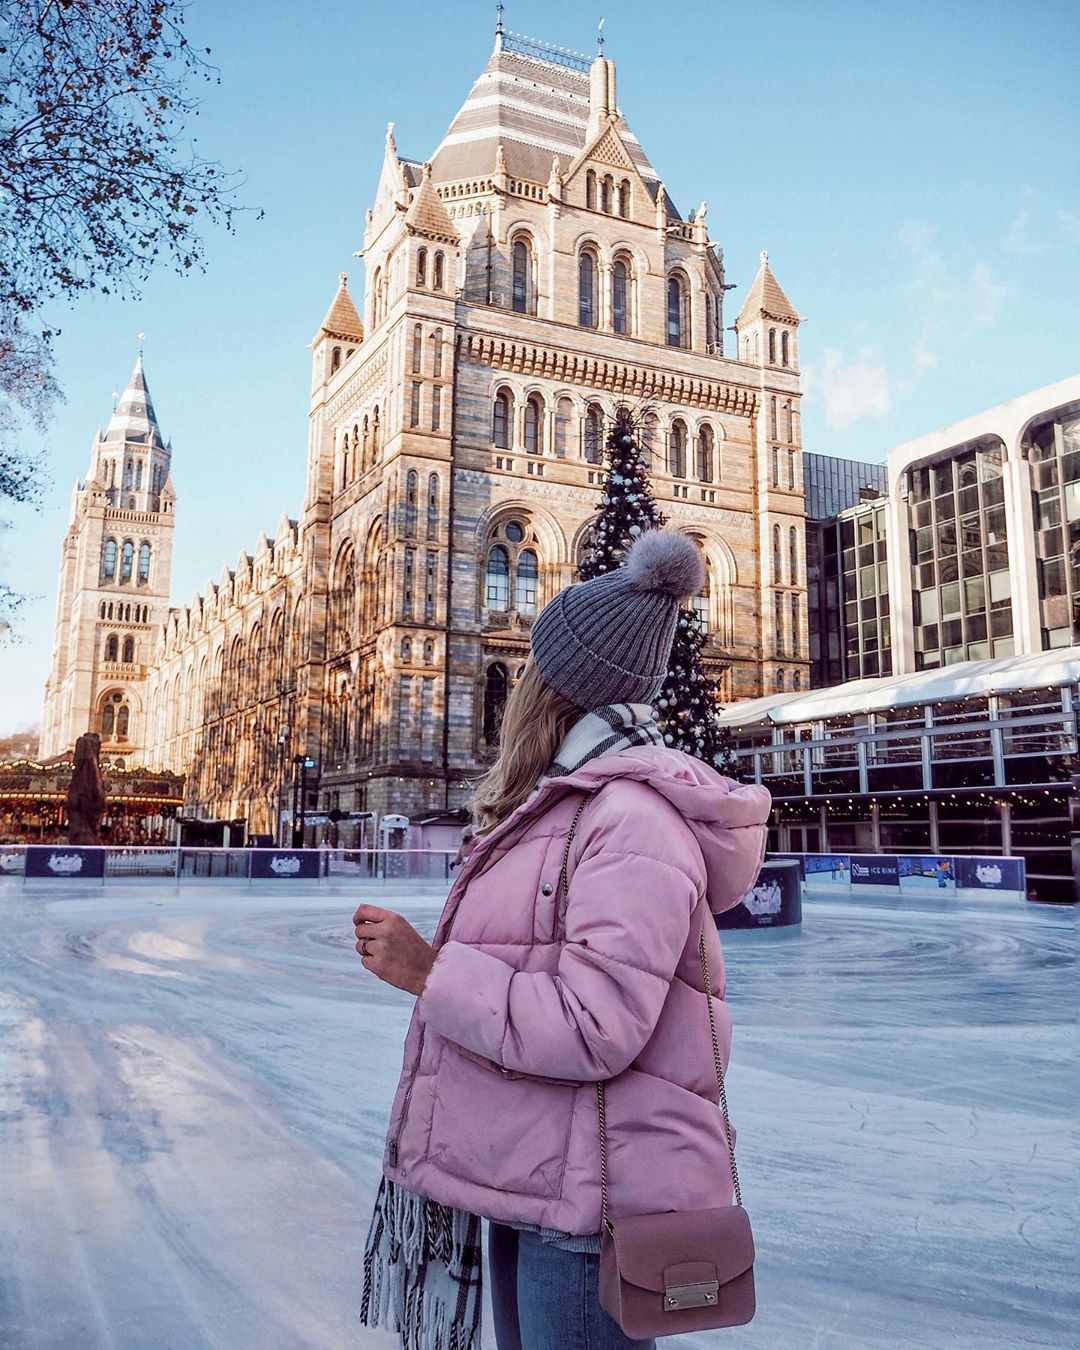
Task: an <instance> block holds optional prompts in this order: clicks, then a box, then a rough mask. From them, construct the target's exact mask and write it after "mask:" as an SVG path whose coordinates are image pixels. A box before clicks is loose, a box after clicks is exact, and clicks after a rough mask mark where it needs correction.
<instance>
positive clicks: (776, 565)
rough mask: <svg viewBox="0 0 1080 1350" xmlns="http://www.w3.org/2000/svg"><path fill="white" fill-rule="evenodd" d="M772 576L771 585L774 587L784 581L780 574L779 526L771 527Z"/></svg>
mask: <svg viewBox="0 0 1080 1350" xmlns="http://www.w3.org/2000/svg"><path fill="white" fill-rule="evenodd" d="M772 576H773V585H774V586H779V585H780V583H781V582H782V581H783V579H784V578H783V576H782V575H781V573H780V526H779V525H774V526H773V527H772Z"/></svg>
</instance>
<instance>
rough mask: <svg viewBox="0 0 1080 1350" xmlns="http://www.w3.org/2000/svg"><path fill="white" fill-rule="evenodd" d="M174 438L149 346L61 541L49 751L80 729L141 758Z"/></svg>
mask: <svg viewBox="0 0 1080 1350" xmlns="http://www.w3.org/2000/svg"><path fill="white" fill-rule="evenodd" d="M171 458H172V447H171V445H170V444H167V443H166V442H165V440H164V439H163V438H162V435H161V431H160V429H159V427H158V424H157V418H156V416H155V415H154V405H153V404H152V403H151V401H150V391H149V389H148V388H147V387H146V377H145V375H144V374H143V362H142V354H141V353H140V355H139V358H138V360H137V361H136V362H135V369H134V370H133V371H132V373H131V379H130V380H129V381H128V384H127V388H126V389H125V390H124V392H123V394H122V395H121V397H120V401H119V402H118V403H117V405H116V409H115V411H114V412H113V415H112V417H111V418H110V420H109V425H108V427H107V429H106V431H105V434H104V435H102V434H101V432H100V431H99V432H98V434H97V436H96V437H95V439H94V442H93V444H92V445H91V447H90V468H89V470H88V471H87V475H86V480H85V482H81V483H80V482H78V481H77V482H76V484H75V487H74V489H73V491H72V498H71V523H70V524H69V526H68V530H67V534H66V535H65V537H64V543H63V547H62V550H61V559H60V584H59V590H58V594H57V602H56V635H55V639H54V643H53V661H52V670H51V673H50V675H49V678H48V680H47V681H46V684H45V706H44V713H43V717H42V728H41V754H42V756H43V757H47V756H50V755H57V754H61V753H63V752H64V751H66V750H70V749H71V748H72V747H73V746H74V744H75V742H76V741H77V740H78V738H79V736H81V735H82V733H83V732H84V731H97V732H99V733H100V735H101V748H102V756H103V758H104V757H106V756H107V757H108V758H110V759H111V760H112V761H113V763H114V764H115V763H119V762H120V761H123V762H124V763H125V764H130V763H138V762H140V761H141V758H142V752H143V751H144V749H145V739H146V716H145V713H146V702H145V698H144V681H145V679H146V676H147V674H148V671H149V669H150V667H151V663H152V662H153V660H154V655H155V653H154V650H153V648H154V646H155V644H156V641H157V636H158V633H159V632H160V629H161V626H162V624H163V623H164V622H165V620H166V618H167V617H168V609H169V581H170V573H171V569H172V542H173V524H174V511H175V506H176V494H175V492H174V490H173V485H172V479H171V477H170V473H169V468H170V461H171Z"/></svg>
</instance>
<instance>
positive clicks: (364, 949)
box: [360, 937, 371, 956]
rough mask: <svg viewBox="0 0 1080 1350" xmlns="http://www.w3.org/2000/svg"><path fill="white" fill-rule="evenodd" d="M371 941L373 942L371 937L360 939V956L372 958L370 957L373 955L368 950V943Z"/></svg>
mask: <svg viewBox="0 0 1080 1350" xmlns="http://www.w3.org/2000/svg"><path fill="white" fill-rule="evenodd" d="M370 941H371V938H369V937H362V938H361V939H360V955H361V956H370V955H371V953H370V952H369V951H368V949H367V945H368V943H369V942H370Z"/></svg>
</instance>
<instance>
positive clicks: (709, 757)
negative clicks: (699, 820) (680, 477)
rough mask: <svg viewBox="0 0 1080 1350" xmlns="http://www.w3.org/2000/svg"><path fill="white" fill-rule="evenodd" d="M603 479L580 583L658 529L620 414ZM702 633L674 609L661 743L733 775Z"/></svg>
mask: <svg viewBox="0 0 1080 1350" xmlns="http://www.w3.org/2000/svg"><path fill="white" fill-rule="evenodd" d="M606 463H607V478H606V480H605V482H604V490H603V492H602V493H601V495H600V511H599V514H598V515H597V518H596V524H595V526H594V527H593V538H592V550H591V552H590V553H589V554H588V555H587V556H586V557H585V558H584V559H583V560H582V563H581V566H580V568H579V573H580V576H581V580H582V581H590V580H591V579H592V578H593V577H598V576H603V575H604V574H605V573H606V572H613V571H614V570H615V568H616V567H620V566H621V565H622V560H623V555H624V554H625V552H626V550H627V549H628V548H629V547H630V545H631V544H632V543H633V541H634V540H635V539H636V538H637V536H638V535H639V534H641V533H643V532H644V531H645V530H655V529H660V528H661V527H662V526H663V525H664V523H665V519H664V516H663V514H662V512H661V511H660V508H659V507H658V506H657V504H656V501H655V499H654V498H653V494H652V487H651V485H650V483H649V476H648V471H647V469H646V467H645V459H644V456H643V454H642V449H641V446H640V444H639V442H638V437H637V435H636V428H635V424H634V419H633V418H632V417H631V415H630V414H629V413H628V412H627V411H626V410H625V409H621V410H620V411H619V412H618V413H617V414H616V417H615V421H614V423H613V425H612V428H611V431H610V433H609V435H608V438H607V455H606ZM704 641H705V634H704V631H703V629H702V626H701V621H700V619H699V618H698V616H697V614H696V613H695V611H694V610H692V609H680V610H679V618H678V622H677V625H676V628H675V640H674V642H673V644H672V648H671V659H670V661H669V662H668V673H667V676H666V678H665V680H664V683H663V686H662V688H661V690H660V694H659V697H658V699H657V712H658V714H659V722H660V730H661V732H662V733H663V737H664V744H665V745H670V746H673V747H674V748H675V749H677V750H685V751H686V752H687V754H691V755H696V756H697V758H698V759H702V760H704V761H705V762H706V763H707V764H712V765H713V766H714V767H715V768H717V769H719V770H720V772H721V773H733V772H734V768H735V757H734V754H733V751H732V745H731V736H730V734H729V733H728V732H727V730H726V729H725V728H723V727H721V726H720V725H719V724H718V723H717V720H716V714H717V712H718V710H719V704H718V703H717V698H716V692H717V690H716V681H715V680H714V679H711V678H710V677H709V676H708V675H706V674H705V671H704V669H703V667H702V662H701V647H702V644H703V642H704Z"/></svg>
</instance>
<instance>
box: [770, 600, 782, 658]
mask: <svg viewBox="0 0 1080 1350" xmlns="http://www.w3.org/2000/svg"><path fill="white" fill-rule="evenodd" d="M773 627H774V628H775V630H776V632H775V637H776V651H777V655H779V654H780V653H781V652H782V651H783V650H784V596H783V593H782V592H781V591H774V592H773Z"/></svg>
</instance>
